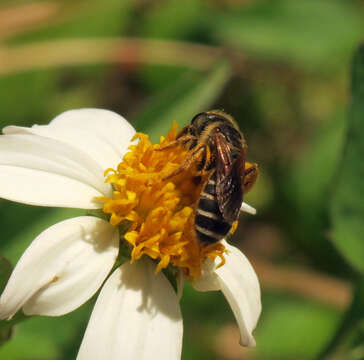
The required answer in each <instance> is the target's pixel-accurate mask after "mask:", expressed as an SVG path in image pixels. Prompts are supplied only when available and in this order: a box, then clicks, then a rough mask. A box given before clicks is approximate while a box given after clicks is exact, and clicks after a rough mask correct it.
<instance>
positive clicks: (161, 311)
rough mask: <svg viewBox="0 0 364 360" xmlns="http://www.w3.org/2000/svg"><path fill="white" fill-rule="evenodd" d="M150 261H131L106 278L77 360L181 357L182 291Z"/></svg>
mask: <svg viewBox="0 0 364 360" xmlns="http://www.w3.org/2000/svg"><path fill="white" fill-rule="evenodd" d="M154 270H155V266H154V265H153V263H152V262H151V261H150V260H148V259H142V260H139V261H137V262H135V263H133V264H129V263H126V264H124V265H122V266H121V267H120V268H118V269H116V270H115V271H114V273H113V274H112V275H111V277H110V278H109V279H108V280H107V281H106V283H105V285H104V287H103V288H102V290H101V292H100V295H99V297H98V299H97V302H96V305H95V308H94V310H93V312H92V315H91V319H90V321H89V324H88V326H87V329H86V333H85V336H84V338H83V341H82V344H81V348H80V351H79V353H78V356H77V360H84V359H87V360H93V359H95V360H96V359H97V360H99V359H121V358H122V359H124V360H134V359H138V360H149V359H155V358H158V359H159V360H177V359H178V360H179V359H180V357H181V349H182V332H183V325H182V317H181V312H180V309H179V304H178V299H177V295H176V294H175V292H174V290H173V288H172V286H171V285H170V283H169V282H168V280H167V279H166V277H165V276H164V275H163V274H162V273H158V274H157V275H155V274H154Z"/></svg>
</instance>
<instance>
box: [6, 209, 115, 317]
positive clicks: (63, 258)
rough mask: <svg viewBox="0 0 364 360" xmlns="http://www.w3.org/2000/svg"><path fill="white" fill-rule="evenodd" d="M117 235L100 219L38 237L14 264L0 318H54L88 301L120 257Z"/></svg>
mask: <svg viewBox="0 0 364 360" xmlns="http://www.w3.org/2000/svg"><path fill="white" fill-rule="evenodd" d="M118 243H119V232H118V230H117V228H115V227H113V226H111V225H110V224H109V223H107V222H106V221H104V220H102V219H98V218H95V217H91V216H82V217H77V218H74V219H69V220H66V221H62V222H60V223H58V224H56V225H53V226H51V227H50V228H48V229H47V230H45V231H44V232H42V233H41V234H40V235H39V236H38V237H37V238H36V239H35V240H34V241H33V242H32V243H31V244H30V246H29V247H28V248H27V250H26V251H25V252H24V254H23V255H22V257H21V258H20V260H19V262H18V263H17V265H16V267H15V269H14V271H13V273H12V274H11V276H10V279H9V281H8V283H7V285H6V287H5V290H4V292H3V293H2V295H1V297H0V318H1V319H5V318H8V319H9V318H11V317H12V316H13V315H14V314H15V313H16V312H17V311H18V310H19V309H20V308H22V307H23V310H24V313H25V314H27V315H36V314H40V315H49V316H58V315H63V314H66V313H68V312H70V311H73V310H74V309H76V308H77V307H79V306H80V305H82V304H83V303H84V302H86V301H87V300H88V299H89V298H90V297H91V296H92V295H93V294H94V293H95V292H96V291H97V290H98V289H99V287H100V286H101V284H102V282H103V281H104V280H105V278H106V276H107V274H108V273H109V272H110V270H111V268H112V266H113V264H114V262H115V260H116V257H117V255H118Z"/></svg>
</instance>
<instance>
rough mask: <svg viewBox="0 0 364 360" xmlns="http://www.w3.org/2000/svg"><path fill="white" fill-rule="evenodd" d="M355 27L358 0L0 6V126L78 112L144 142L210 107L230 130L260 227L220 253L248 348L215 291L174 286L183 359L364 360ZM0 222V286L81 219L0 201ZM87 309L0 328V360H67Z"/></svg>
mask: <svg viewBox="0 0 364 360" xmlns="http://www.w3.org/2000/svg"><path fill="white" fill-rule="evenodd" d="M363 30H364V1H363V0H345V1H343V0H274V1H273V0H103V1H101V0H79V1H70V0H59V1H25V0H24V1H21V0H16V1H14V0H11V1H10V0H8V1H6V0H2V1H1V2H0V124H1V127H3V126H6V125H8V124H15V125H23V126H30V125H32V124H34V123H37V124H46V123H48V122H49V121H50V120H51V119H52V118H53V117H55V116H56V115H57V114H59V113H61V112H63V111H65V110H68V109H72V108H81V107H100V108H106V109H110V110H113V111H116V112H118V113H120V114H121V115H123V116H124V117H126V118H127V119H128V120H129V121H130V122H131V123H132V124H133V125H134V127H135V128H136V129H137V130H139V131H143V132H147V133H149V134H150V136H151V138H152V139H153V140H158V139H159V136H160V135H162V134H164V133H165V132H166V131H167V130H168V128H169V127H170V126H171V124H172V121H173V120H177V121H178V123H179V124H180V126H183V125H186V124H187V123H188V122H189V121H190V119H191V118H192V116H193V115H194V114H196V113H198V112H200V111H204V110H209V109H216V108H217V109H224V110H225V111H226V112H228V113H230V114H231V115H232V116H234V118H235V119H236V120H237V121H238V123H239V124H240V127H241V129H242V131H243V132H244V134H245V137H246V139H247V142H248V146H249V150H248V160H250V161H253V162H257V163H258V164H259V167H260V178H259V181H258V183H257V184H256V186H255V187H254V188H253V190H252V191H251V193H249V194H248V196H247V197H246V201H248V202H249V203H250V204H251V205H252V206H254V207H255V208H257V210H258V214H257V215H256V216H251V215H247V214H243V215H241V218H240V220H241V221H240V225H239V228H238V230H237V232H236V233H235V234H234V237H233V238H232V239H231V240H230V241H231V242H232V243H233V244H235V245H236V246H239V247H240V248H241V249H242V250H243V251H244V252H245V254H246V255H247V256H248V258H249V259H250V260H251V262H252V263H253V265H254V267H255V269H256V272H257V274H258V276H259V278H260V282H261V287H262V302H263V312H262V316H261V319H260V322H259V324H258V327H257V329H256V331H255V335H256V340H257V347H256V348H255V349H245V348H241V347H240V346H239V344H238V342H239V332H238V328H237V326H236V324H235V321H234V317H233V315H232V313H231V310H230V309H229V306H228V304H227V303H226V301H225V299H224V297H223V296H222V295H221V294H220V293H217V292H216V293H197V292H195V291H194V290H193V289H192V288H191V287H190V286H189V285H186V287H185V291H184V295H183V298H182V301H181V306H182V312H183V315H184V347H183V359H184V360H195V359H196V360H197V359H212V360H213V359H221V360H237V359H246V360H249V359H253V360H254V359H256V360H305V359H318V360H321V359H331V360H341V359H342V360H359V359H364V322H363V317H364V316H363V315H364V290H363V289H364V286H363V284H364V281H363V280H362V278H361V275H360V274H361V273H362V272H363V270H364V228H363V223H364V205H363V202H364V200H363V194H364V186H363V182H362V181H361V180H362V178H363V175H364V167H363V157H364V148H363V145H362V142H364V125H360V120H362V121H361V122H362V123H363V122H364V109H363V107H364V90H363V89H364V85H363V82H364V50H363V49H361V50H358V49H359V45H360V41H361V40H362V39H363V38H364V31H363ZM355 53H356V57H355V59H356V60H355V61H354V67H353V66H352V64H353V58H354V54H355ZM352 74H353V75H352ZM352 78H353V79H354V80H353V86H351V82H352ZM356 79H358V80H356ZM351 88H353V89H354V90H353V91H354V93H352V92H351ZM361 104H362V105H361ZM360 189H361V190H360ZM360 191H361V192H360ZM0 214H1V216H0V228H1V238H0V253H1V255H2V258H1V261H0V264H1V265H0V269H1V270H0V274H1V277H0V288H1V289H2V288H3V286H4V284H5V282H6V278H7V276H8V273H9V269H10V266H9V262H10V263H11V264H12V265H14V264H15V263H16V261H17V259H18V258H19V257H20V255H21V254H22V252H23V251H24V249H25V248H26V247H27V245H28V244H29V243H30V242H31V240H32V239H33V238H34V237H35V236H36V235H37V234H38V233H39V232H40V231H42V230H44V229H46V228H47V227H48V226H49V225H51V224H54V223H55V222H56V221H59V220H62V219H66V218H69V217H71V216H74V215H75V214H82V212H80V211H78V210H64V209H61V210H60V209H52V210H51V211H50V210H49V209H44V208H36V207H31V206H25V205H19V204H14V203H11V202H8V201H5V200H1V201H0ZM5 258H6V259H8V260H9V262H7V260H5ZM92 304H93V300H91V301H90V302H89V303H87V304H86V305H84V306H83V307H81V308H80V309H78V310H77V311H75V312H73V313H71V314H69V315H67V316H64V317H60V318H47V317H35V318H30V319H26V320H25V321H21V322H20V321H19V323H18V324H17V325H16V326H14V327H10V325H13V324H14V323H15V322H16V320H15V321H14V322H13V323H10V324H9V323H7V322H5V321H1V322H0V339H1V342H2V346H1V347H0V358H1V359H3V360H43V359H44V360H46V359H47V360H49V359H64V360H66V359H73V358H75V356H76V354H77V349H78V347H79V344H80V342H81V339H82V335H83V332H84V329H85V328H86V325H87V320H88V316H89V314H90V312H91V309H92ZM16 319H17V318H16ZM19 320H22V319H21V317H20V318H19Z"/></svg>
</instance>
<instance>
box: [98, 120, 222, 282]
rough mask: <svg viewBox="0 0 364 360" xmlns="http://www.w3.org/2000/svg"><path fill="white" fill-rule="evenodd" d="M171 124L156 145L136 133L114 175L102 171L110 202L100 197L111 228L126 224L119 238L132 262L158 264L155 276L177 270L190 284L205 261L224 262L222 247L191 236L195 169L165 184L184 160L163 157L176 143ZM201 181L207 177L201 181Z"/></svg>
mask: <svg viewBox="0 0 364 360" xmlns="http://www.w3.org/2000/svg"><path fill="white" fill-rule="evenodd" d="M177 128H178V126H177V123H174V124H173V126H172V128H171V130H170V131H169V133H168V135H167V137H166V138H164V137H161V139H160V144H152V143H151V142H150V140H149V138H148V136H147V135H145V134H143V133H137V134H136V135H135V136H134V138H133V139H132V140H136V139H139V142H138V144H136V145H131V146H130V147H129V150H130V151H129V152H128V153H127V154H126V155H125V156H124V158H123V160H122V161H121V163H120V164H119V165H118V167H117V169H116V170H114V169H107V170H106V171H105V176H106V182H108V183H110V184H112V186H113V189H114V191H113V197H112V198H107V197H100V198H98V200H99V201H102V202H103V203H104V208H103V210H104V212H105V213H106V214H110V215H111V216H110V223H111V224H112V225H114V226H117V225H119V224H120V223H121V222H123V221H126V220H127V221H129V222H130V223H131V225H130V227H129V229H128V231H127V232H126V234H125V235H124V238H125V240H126V241H128V242H129V243H130V244H131V245H132V252H131V262H133V261H135V260H137V259H139V258H141V257H142V256H143V255H144V254H145V255H148V256H149V257H151V258H152V259H155V260H157V261H158V266H157V268H156V272H158V271H160V270H162V269H164V268H166V267H167V266H168V265H169V264H172V265H174V266H175V267H178V268H181V269H182V270H183V272H184V273H185V274H186V275H187V276H188V277H189V278H190V279H191V280H194V279H196V278H197V277H198V276H199V275H200V273H201V264H202V263H203V262H204V261H205V260H206V258H209V259H210V260H212V261H213V260H214V259H215V258H216V257H220V258H221V263H220V265H223V264H224V262H225V259H224V255H223V254H224V251H225V247H224V246H223V245H222V244H221V243H220V242H217V243H215V244H212V245H208V246H204V245H201V244H200V243H199V242H198V240H197V236H196V234H195V231H194V213H195V207H196V204H197V201H198V199H199V196H200V192H201V187H202V185H203V183H204V181H205V180H206V178H204V177H203V176H201V174H200V173H198V172H197V170H196V169H195V166H191V167H190V168H189V169H187V170H185V171H183V172H182V173H181V174H179V175H176V176H173V177H171V178H168V179H167V180H164V178H165V177H166V176H168V175H169V174H171V173H172V172H173V171H174V170H176V169H177V168H178V167H179V166H180V165H181V164H182V162H183V160H184V159H185V157H186V154H187V150H186V149H185V148H184V147H183V146H181V145H179V146H173V147H170V148H167V149H163V150H162V151H160V150H159V151H158V149H161V148H164V147H166V146H167V145H168V144H169V143H171V142H172V141H173V140H175V139H176V136H177ZM205 177H206V175H205Z"/></svg>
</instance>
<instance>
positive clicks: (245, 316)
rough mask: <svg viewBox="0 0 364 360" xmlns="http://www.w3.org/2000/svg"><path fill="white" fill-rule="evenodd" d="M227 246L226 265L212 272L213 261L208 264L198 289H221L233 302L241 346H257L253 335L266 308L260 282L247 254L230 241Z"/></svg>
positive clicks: (228, 299)
mask: <svg viewBox="0 0 364 360" xmlns="http://www.w3.org/2000/svg"><path fill="white" fill-rule="evenodd" d="M223 244H224V245H225V247H226V249H227V250H228V254H226V255H225V256H226V263H225V265H223V266H221V267H220V268H218V269H215V270H211V262H210V263H209V262H207V263H206V264H204V269H203V273H202V276H201V277H200V278H199V279H198V280H197V281H196V284H194V287H195V288H196V290H199V291H211V290H218V289H220V290H221V291H222V292H223V294H224V296H225V297H226V300H227V301H228V302H229V304H230V307H231V309H232V311H233V313H234V315H235V318H236V321H237V323H238V325H239V329H240V336H241V340H240V342H241V344H242V345H244V346H255V340H254V337H253V335H252V332H253V330H254V329H255V327H256V324H257V322H258V319H259V316H260V312H261V308H262V305H261V300H260V287H259V281H258V278H257V275H256V273H255V271H254V269H253V267H252V266H251V264H250V262H249V261H248V259H247V258H246V257H245V256H244V254H243V253H242V252H241V251H240V250H239V249H237V248H236V247H234V246H232V245H229V244H228V243H227V242H226V241H223ZM217 263H218V260H217V262H216V264H217ZM216 264H215V265H216Z"/></svg>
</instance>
